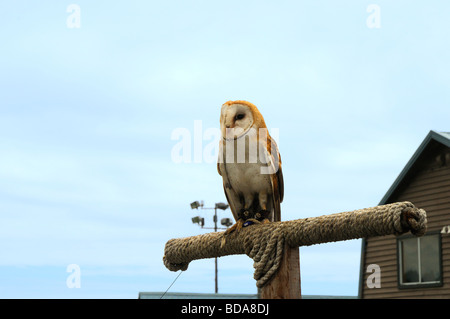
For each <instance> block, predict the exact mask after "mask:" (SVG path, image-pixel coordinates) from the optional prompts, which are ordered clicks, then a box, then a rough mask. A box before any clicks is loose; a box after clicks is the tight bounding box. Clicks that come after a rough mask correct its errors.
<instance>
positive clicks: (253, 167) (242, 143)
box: [217, 100, 284, 234]
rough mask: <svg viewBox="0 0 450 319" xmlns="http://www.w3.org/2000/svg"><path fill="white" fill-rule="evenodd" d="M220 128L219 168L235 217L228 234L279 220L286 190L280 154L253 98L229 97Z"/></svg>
mask: <svg viewBox="0 0 450 319" xmlns="http://www.w3.org/2000/svg"><path fill="white" fill-rule="evenodd" d="M220 130H221V135H222V139H221V141H220V143H219V159H218V163H217V170H218V172H219V174H220V175H221V176H222V179H223V188H224V191H225V195H226V198H227V201H228V203H229V205H230V209H231V211H232V213H233V217H234V219H235V220H236V223H235V224H234V225H233V226H232V227H231V228H229V229H228V230H227V231H226V232H225V234H228V233H231V232H233V231H234V230H236V231H238V230H240V229H241V228H242V227H243V226H246V225H247V224H251V223H252V221H253V222H255V221H259V222H269V221H279V220H280V219H281V216H280V215H281V213H280V203H281V202H282V201H283V193H284V185H283V174H282V171H281V158H280V153H279V152H278V147H277V145H276V143H275V141H274V140H273V139H272V138H271V136H270V135H269V133H268V131H267V127H266V124H265V122H264V118H263V117H262V115H261V113H260V112H259V110H258V109H257V108H256V106H255V105H253V104H252V103H250V102H247V101H241V100H238V101H228V102H226V103H225V104H223V105H222V108H221V113H220Z"/></svg>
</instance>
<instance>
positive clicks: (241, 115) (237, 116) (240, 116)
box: [236, 113, 245, 120]
mask: <svg viewBox="0 0 450 319" xmlns="http://www.w3.org/2000/svg"><path fill="white" fill-rule="evenodd" d="M244 117H245V114H242V113H241V114H238V115H236V120H242V119H243V118H244Z"/></svg>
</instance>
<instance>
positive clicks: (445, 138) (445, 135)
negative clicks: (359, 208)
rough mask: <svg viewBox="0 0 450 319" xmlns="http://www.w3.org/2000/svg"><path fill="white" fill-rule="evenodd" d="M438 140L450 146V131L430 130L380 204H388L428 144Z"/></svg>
mask: <svg viewBox="0 0 450 319" xmlns="http://www.w3.org/2000/svg"><path fill="white" fill-rule="evenodd" d="M432 141H436V142H439V143H441V144H443V145H445V146H447V147H449V148H450V133H449V132H436V131H430V132H429V133H428V135H427V136H426V137H425V139H424V140H423V142H422V143H421V144H420V146H419V148H418V149H417V150H416V152H415V153H414V154H413V156H412V157H411V158H410V160H409V161H408V163H407V164H406V166H405V167H404V168H403V170H402V171H401V172H400V174H399V175H398V177H397V179H396V180H395V181H394V183H393V184H392V185H391V187H390V188H389V190H388V191H387V193H386V194H385V195H384V196H383V198H382V199H381V201H380V203H379V204H378V205H384V204H387V203H388V201H389V198H390V197H391V195H392V194H393V192H394V191H395V190H396V189H397V188H398V186H399V185H400V184H401V182H402V181H403V180H404V179H405V177H406V176H407V175H408V173H409V172H410V170H411V168H412V167H413V166H414V164H415V163H416V162H417V160H418V159H419V157H421V155H422V154H423V153H424V151H425V149H426V148H427V146H428V145H429V144H430V143H431V142H432Z"/></svg>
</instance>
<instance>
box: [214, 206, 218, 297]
mask: <svg viewBox="0 0 450 319" xmlns="http://www.w3.org/2000/svg"><path fill="white" fill-rule="evenodd" d="M214 231H215V232H216V231H217V205H216V207H215V208H214ZM214 263H215V293H216V294H217V293H218V291H219V287H218V282H217V257H216V258H215V261H214Z"/></svg>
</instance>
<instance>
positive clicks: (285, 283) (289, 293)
mask: <svg viewBox="0 0 450 319" xmlns="http://www.w3.org/2000/svg"><path fill="white" fill-rule="evenodd" d="M260 298H261V299H301V298H302V295H301V288H300V253H299V247H289V246H288V245H287V244H285V246H284V254H283V258H282V260H281V264H280V268H279V269H278V271H277V272H276V273H275V275H274V277H273V278H272V279H271V280H270V281H269V282H268V283H267V284H266V285H265V286H264V287H262V288H261V293H260Z"/></svg>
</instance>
